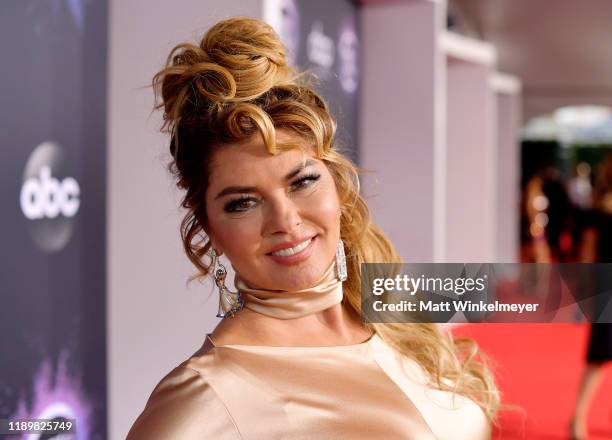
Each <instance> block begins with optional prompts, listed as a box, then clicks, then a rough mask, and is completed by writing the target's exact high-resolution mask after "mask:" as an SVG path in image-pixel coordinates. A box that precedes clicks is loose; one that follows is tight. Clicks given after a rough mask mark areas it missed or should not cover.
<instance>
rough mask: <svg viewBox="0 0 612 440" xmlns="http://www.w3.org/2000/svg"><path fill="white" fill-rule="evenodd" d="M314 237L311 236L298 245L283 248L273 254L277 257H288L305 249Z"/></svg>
mask: <svg viewBox="0 0 612 440" xmlns="http://www.w3.org/2000/svg"><path fill="white" fill-rule="evenodd" d="M311 241H312V238H309V239H308V240H306V241H303V242H301V243H300V244H298V245H297V246H294V247H292V248H287V249H281V250H280V251H276V252H272V255H276V256H277V257H288V256H289V255H293V254H297V253H298V252H301V251H303V250H304V249H305V248H306V246H308V245H309V244H310V242H311Z"/></svg>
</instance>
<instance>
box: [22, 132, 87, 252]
mask: <svg viewBox="0 0 612 440" xmlns="http://www.w3.org/2000/svg"><path fill="white" fill-rule="evenodd" d="M80 193H81V189H80V187H79V184H78V182H77V181H76V179H74V178H73V177H69V176H66V172H65V170H64V164H63V160H62V150H61V148H60V146H59V145H58V144H56V143H54V142H44V143H42V144H40V145H39V146H38V147H36V149H35V150H34V151H33V152H32V154H31V155H30V157H29V159H28V163H27V165H26V168H25V171H24V174H23V185H22V186H21V193H20V195H19V204H20V206H21V211H22V213H23V215H24V216H25V218H26V219H28V223H29V225H28V226H29V229H30V234H31V236H32V238H33V240H34V242H36V243H37V244H38V246H39V247H41V248H42V249H43V250H46V251H50V252H55V251H58V250H60V249H62V248H64V246H65V245H66V244H67V243H68V241H69V239H70V236H71V234H72V229H73V220H74V219H73V218H74V216H75V215H76V214H77V212H78V211H79V206H80V198H79V197H80Z"/></svg>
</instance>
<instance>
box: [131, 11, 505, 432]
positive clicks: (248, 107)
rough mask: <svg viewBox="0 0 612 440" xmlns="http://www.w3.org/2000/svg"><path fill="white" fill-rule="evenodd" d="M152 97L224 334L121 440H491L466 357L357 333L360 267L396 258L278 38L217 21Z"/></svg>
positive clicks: (477, 377) (183, 51) (180, 49)
mask: <svg viewBox="0 0 612 440" xmlns="http://www.w3.org/2000/svg"><path fill="white" fill-rule="evenodd" d="M381 67H384V66H381ZM154 86H155V87H156V90H157V91H159V92H161V98H162V103H161V104H160V105H159V107H160V108H163V109H164V120H165V122H166V127H167V128H169V131H170V134H171V141H170V151H171V154H172V158H173V161H172V163H171V170H172V171H173V173H174V175H175V177H176V178H177V185H178V187H179V188H180V189H182V190H184V191H185V197H184V199H183V203H182V205H183V207H184V208H186V211H187V213H186V216H185V218H184V221H183V224H182V228H181V232H182V238H183V244H184V248H185V251H186V253H187V256H188V257H189V259H190V260H191V262H192V263H193V264H194V265H195V266H196V267H197V269H198V272H199V274H198V275H199V277H200V278H203V277H206V276H212V278H214V281H215V284H216V286H217V288H218V290H219V295H220V305H219V314H218V315H217V316H218V317H222V318H223V320H222V321H221V322H220V323H219V325H218V326H217V327H216V328H215V329H214V331H213V332H212V333H211V334H208V335H206V338H205V340H204V344H203V345H202V347H201V348H200V350H199V351H197V352H196V353H195V354H194V355H193V356H191V357H190V358H189V359H188V360H186V361H184V362H183V363H181V364H180V365H179V366H178V367H177V368H175V369H174V370H172V371H171V372H170V373H169V374H168V375H167V376H166V377H164V378H163V379H162V380H161V382H160V383H159V384H158V385H157V386H156V387H155V389H154V391H153V393H152V394H151V396H150V398H149V400H148V402H147V404H146V407H145V408H144V411H143V412H142V414H141V415H140V416H139V417H138V419H137V420H136V422H135V423H134V425H133V426H132V429H131V430H130V432H129V434H128V439H130V440H140V439H143V440H144V439H146V440H154V439H164V440H166V439H175V438H176V439H182V440H188V439H209V438H210V439H230V438H231V439H238V438H241V439H251V438H252V439H275V438H351V439H360V438H363V439H371V438H376V439H390V438H411V439H419V440H426V439H434V438H435V439H449V440H450V439H452V440H461V439H465V440H480V439H486V438H490V432H491V429H490V425H491V421H492V420H494V418H495V415H496V411H497V408H498V405H499V395H498V392H497V388H496V386H495V383H494V381H493V377H492V374H491V372H490V371H489V369H488V368H487V367H486V366H485V365H484V364H483V363H482V362H480V360H479V358H478V350H477V348H476V346H475V345H474V342H473V341H471V340H467V339H463V338H462V339H457V340H453V339H451V337H450V335H448V334H444V333H442V332H441V330H440V329H439V327H438V326H437V325H435V324H382V323H378V324H373V323H364V322H363V321H361V320H360V299H361V294H360V292H361V274H360V268H361V263H367V262H389V263H391V262H401V257H400V256H399V255H398V253H397V252H396V250H395V248H394V246H393V244H392V243H391V242H390V241H389V239H388V238H387V237H386V236H385V234H384V233H383V232H382V231H381V230H380V229H379V228H378V227H376V226H375V225H374V224H372V223H371V220H370V211H369V208H368V206H367V204H366V202H365V200H364V199H363V198H362V196H361V195H360V194H359V183H358V176H357V169H356V167H355V166H354V165H353V164H352V163H351V162H350V161H349V160H348V159H346V158H345V157H344V156H342V155H341V154H340V153H339V152H337V151H336V146H335V144H334V136H335V129H336V125H335V122H334V120H333V118H332V115H331V114H330V112H329V110H328V106H327V104H326V103H325V101H324V100H323V99H322V98H321V97H320V96H319V95H318V94H317V92H315V90H314V89H313V88H312V87H311V86H309V85H308V84H307V83H305V82H304V81H303V75H299V74H296V72H294V70H293V69H292V68H291V67H290V66H289V65H288V61H287V56H286V53H285V49H284V47H283V45H282V44H281V42H280V39H279V37H278V35H277V34H276V33H275V32H274V31H273V29H272V28H271V27H270V26H269V25H267V24H266V23H264V22H262V21H260V20H255V19H250V18H245V17H238V18H233V19H228V20H224V21H221V22H219V23H217V24H216V25H215V26H213V27H212V28H211V29H210V30H209V31H208V32H207V33H206V35H204V37H203V38H202V40H201V42H200V43H199V44H191V43H184V44H180V45H178V46H177V47H176V48H175V49H174V50H173V51H172V52H171V54H170V56H169V57H168V61H167V65H166V68H165V69H163V70H161V71H160V72H159V73H158V74H157V75H156V76H155V78H154ZM390 93H392V88H390ZM371 147H372V148H376V145H372V146H371ZM400 191H401V188H398V203H400V201H401V197H399V196H400V195H401V194H400ZM221 255H224V256H225V257H227V259H228V260H229V261H230V263H231V264H232V266H233V268H234V270H235V272H236V276H235V282H234V285H235V287H236V288H237V290H238V292H233V291H231V290H229V289H228V287H227V286H226V285H225V281H226V275H227V271H226V270H225V267H224V266H223V265H222V264H221V262H220V260H219V257H220V256H221Z"/></svg>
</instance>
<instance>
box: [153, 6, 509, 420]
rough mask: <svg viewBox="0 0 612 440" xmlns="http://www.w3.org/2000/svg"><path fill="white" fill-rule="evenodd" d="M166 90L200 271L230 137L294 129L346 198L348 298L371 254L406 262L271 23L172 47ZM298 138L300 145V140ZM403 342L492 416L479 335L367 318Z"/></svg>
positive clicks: (206, 262)
mask: <svg viewBox="0 0 612 440" xmlns="http://www.w3.org/2000/svg"><path fill="white" fill-rule="evenodd" d="M153 86H154V88H155V91H156V96H159V95H161V103H159V104H157V105H156V108H163V111H164V124H163V126H162V130H163V131H167V132H169V133H170V134H171V142H170V152H171V154H172V157H173V161H172V162H171V166H170V169H171V171H172V172H173V174H174V175H175V177H176V179H177V185H178V187H179V188H181V189H183V190H185V196H184V198H183V200H182V206H183V207H184V208H185V209H186V214H185V217H184V219H183V221H182V224H181V235H182V240H183V246H184V248H185V252H186V253H187V256H188V257H189V259H190V260H191V262H192V263H193V264H194V265H195V266H196V267H197V269H198V275H197V276H196V277H204V276H206V275H208V274H209V272H210V267H211V261H210V258H208V257H207V252H208V250H209V249H210V247H211V243H210V241H209V239H208V237H207V236H206V229H207V228H206V226H207V224H206V209H205V194H206V190H207V186H208V179H209V170H208V169H207V164H209V163H210V162H211V158H212V156H213V155H214V154H215V151H217V150H218V149H219V148H223V146H224V145H225V144H228V143H237V142H244V141H248V140H249V139H251V138H252V137H253V136H256V135H260V136H262V138H263V141H264V143H265V145H266V148H267V150H268V151H269V152H270V153H271V154H276V153H277V152H279V151H283V150H284V149H286V148H292V147H291V146H284V145H279V144H277V142H276V135H275V133H276V131H277V130H286V131H287V132H289V133H291V134H293V135H295V136H298V137H299V138H300V139H302V140H304V141H305V142H306V143H307V144H308V145H311V146H312V148H313V151H314V154H315V156H316V157H317V158H318V159H320V160H321V161H322V162H324V163H325V165H326V166H327V167H328V169H329V170H330V172H331V174H332V176H333V178H334V180H335V183H336V188H337V190H338V194H339V198H340V202H341V211H342V215H341V220H340V234H341V238H342V239H343V241H344V243H345V248H346V254H347V256H346V259H347V269H348V279H347V280H346V281H345V282H344V286H343V287H344V293H345V302H346V305H347V306H348V307H352V308H353V309H354V310H355V311H356V312H357V313H360V310H361V304H360V289H361V278H360V265H361V263H370V262H386V263H399V262H401V261H402V259H401V257H400V256H399V254H398V253H397V251H396V250H395V248H394V247H393V245H392V244H391V242H390V241H389V239H388V238H387V237H386V236H385V234H384V233H383V232H382V231H381V230H380V229H379V228H378V227H377V226H376V225H374V224H373V223H372V221H371V216H370V210H369V209H368V206H367V204H366V202H365V200H364V199H363V198H362V196H361V195H360V194H359V180H358V170H357V168H356V166H355V165H354V164H353V163H352V162H351V161H350V160H348V159H347V158H346V157H344V156H343V155H342V154H340V153H339V152H338V151H337V149H336V147H335V145H334V136H335V132H336V123H335V121H334V119H333V118H332V115H331V114H330V111H329V109H328V106H327V104H326V103H325V101H324V100H323V99H322V98H321V97H320V96H319V95H318V94H317V92H316V91H315V90H314V88H313V87H311V86H310V85H308V84H307V83H306V81H305V75H303V74H298V73H296V72H295V71H294V70H293V69H292V68H291V67H290V66H289V65H288V63H287V57H286V54H285V49H284V47H283V45H282V43H281V42H280V39H279V37H278V35H277V34H276V33H275V32H274V30H273V29H272V28H271V27H270V26H269V25H268V24H266V23H264V22H262V21H260V20H256V19H252V18H247V17H236V18H231V19H227V20H223V21H221V22H219V23H217V24H216V25H214V26H213V27H212V28H211V29H210V30H209V31H208V32H207V33H206V35H204V37H203V39H202V41H201V42H200V44H199V45H195V44H190V43H183V44H179V45H178V46H176V47H175V48H174V49H173V50H172V52H171V53H170V55H169V57H168V60H167V62H166V66H165V68H163V69H162V70H161V71H159V72H158V73H157V74H156V75H155V76H154V78H153ZM293 148H295V147H293ZM367 325H368V326H369V327H370V328H371V329H372V330H373V331H374V332H376V333H378V334H379V335H380V336H381V337H382V338H383V339H384V340H385V341H387V342H388V343H389V344H390V345H392V346H393V347H394V348H395V349H396V350H398V351H399V352H401V353H403V354H405V355H407V356H409V357H411V358H413V359H415V360H416V361H417V362H418V363H419V364H420V365H421V366H422V367H423V368H424V369H425V370H426V371H427V372H428V373H429V374H430V377H431V378H432V384H433V386H435V387H436V388H438V389H441V390H447V391H453V392H456V393H458V394H460V395H464V396H467V397H469V398H471V399H473V400H474V401H476V402H477V403H478V404H479V405H480V406H481V407H482V409H483V410H484V412H485V414H486V415H487V417H488V418H489V419H490V420H493V419H494V417H495V414H496V412H497V409H498V407H499V393H498V391H497V388H496V386H495V383H494V380H493V376H492V374H491V372H490V369H489V368H488V367H487V366H486V363H485V362H484V360H483V359H482V356H481V354H480V353H479V350H478V348H477V346H476V344H475V343H474V341H472V340H469V339H466V338H462V339H454V340H453V339H452V337H451V336H450V335H448V334H446V333H443V332H441V331H440V329H439V328H438V326H437V325H435V324H367Z"/></svg>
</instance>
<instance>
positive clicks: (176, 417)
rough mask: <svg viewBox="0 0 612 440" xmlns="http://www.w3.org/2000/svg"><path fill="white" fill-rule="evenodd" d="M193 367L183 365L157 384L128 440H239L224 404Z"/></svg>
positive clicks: (189, 361)
mask: <svg viewBox="0 0 612 440" xmlns="http://www.w3.org/2000/svg"><path fill="white" fill-rule="evenodd" d="M192 359H193V358H192ZM192 364H193V362H192V360H191V359H190V360H188V361H185V362H183V363H182V364H181V365H179V366H178V367H176V368H175V369H174V370H172V371H171V372H170V373H169V374H167V375H166V376H165V377H164V378H163V379H162V380H161V381H160V382H159V383H158V384H157V386H156V387H155V388H154V390H153V392H152V393H151V396H150V397H149V399H148V401H147V404H146V406H145V408H144V410H143V412H142V413H141V414H140V416H139V417H138V418H137V419H136V421H135V422H134V425H133V426H132V428H131V429H130V432H129V433H128V435H127V439H128V440H140V439H147V440H155V439H168V438H181V439H187V440H189V439H201V438H215V439H239V438H240V434H239V432H238V430H237V428H236V425H235V424H234V421H233V420H232V417H231V414H230V413H229V412H228V410H227V408H226V406H225V404H224V403H223V400H222V399H221V398H220V397H219V396H218V395H217V393H216V392H215V390H214V389H213V387H212V386H211V384H210V383H209V382H208V381H207V380H206V378H205V377H204V376H203V374H202V371H197V370H196V369H194V368H192Z"/></svg>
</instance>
